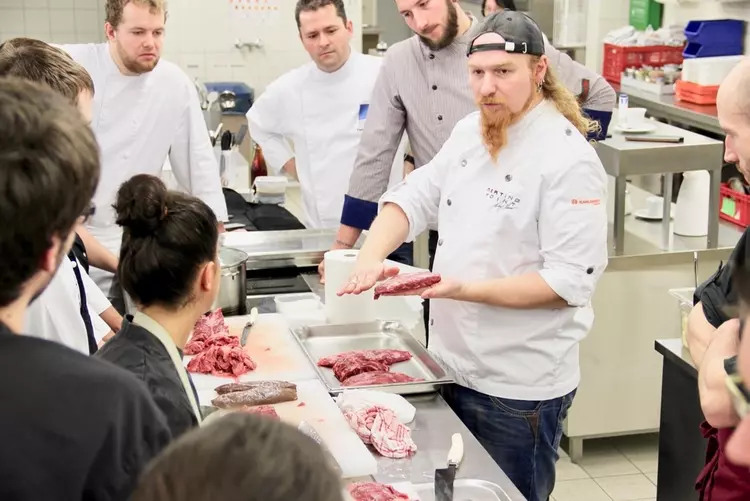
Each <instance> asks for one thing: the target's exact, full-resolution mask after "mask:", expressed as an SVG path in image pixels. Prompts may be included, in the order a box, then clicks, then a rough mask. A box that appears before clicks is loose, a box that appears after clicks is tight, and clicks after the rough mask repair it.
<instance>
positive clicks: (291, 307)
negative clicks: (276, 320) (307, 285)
mask: <svg viewBox="0 0 750 501" xmlns="http://www.w3.org/2000/svg"><path fill="white" fill-rule="evenodd" d="M273 302H274V303H276V312H277V313H281V314H282V315H286V314H287V313H297V312H300V311H315V310H322V309H323V303H322V302H321V300H320V298H319V297H318V295H317V294H315V293H314V292H303V293H300V294H284V295H281V296H276V297H274V298H273Z"/></svg>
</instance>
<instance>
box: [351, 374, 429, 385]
mask: <svg viewBox="0 0 750 501" xmlns="http://www.w3.org/2000/svg"><path fill="white" fill-rule="evenodd" d="M417 381H424V379H421V378H414V377H411V376H409V375H408V374H403V373H401V372H388V371H373V372H362V373H360V374H357V375H356V376H352V377H350V378H349V379H347V380H345V381H343V382H342V383H341V386H372V385H376V384H396V383H413V382H417Z"/></svg>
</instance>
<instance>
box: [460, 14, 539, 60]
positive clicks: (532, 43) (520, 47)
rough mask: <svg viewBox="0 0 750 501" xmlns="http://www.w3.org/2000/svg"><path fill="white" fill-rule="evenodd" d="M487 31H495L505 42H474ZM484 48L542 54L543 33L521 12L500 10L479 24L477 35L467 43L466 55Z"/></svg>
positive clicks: (535, 54)
mask: <svg viewBox="0 0 750 501" xmlns="http://www.w3.org/2000/svg"><path fill="white" fill-rule="evenodd" d="M487 33H497V34H498V35H500V36H501V37H503V39H504V40H505V42H502V43H482V44H476V45H475V42H476V41H477V39H478V38H479V37H481V36H482V35H484V34H487ZM486 50H503V51H505V52H512V53H514V54H528V55H530V56H543V55H544V35H543V34H542V30H541V29H540V28H539V25H537V24H536V23H535V22H534V20H533V19H531V18H530V17H529V16H527V15H526V14H524V13H523V12H518V11H512V10H501V11H498V12H495V13H493V14H491V15H490V16H488V17H487V18H486V19H485V20H484V21H482V24H480V25H479V30H478V35H477V36H475V37H474V39H473V40H472V41H471V42H470V43H469V48H468V50H467V52H466V55H467V56H470V55H472V54H473V53H475V52H482V51H486Z"/></svg>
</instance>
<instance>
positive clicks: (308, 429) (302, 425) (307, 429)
mask: <svg viewBox="0 0 750 501" xmlns="http://www.w3.org/2000/svg"><path fill="white" fill-rule="evenodd" d="M297 429H298V430H299V431H301V432H302V433H304V434H305V435H307V436H308V437H310V438H311V439H313V440H314V441H315V442H316V443H317V444H318V445H320V448H321V449H323V452H324V453H325V455H326V456H327V457H328V462H329V463H330V464H331V467H332V468H333V469H334V471H335V472H336V473H338V474H339V475H341V474H342V473H343V471H342V470H341V466H339V462H338V461H337V460H336V458H335V457H333V454H331V451H330V450H328V447H326V444H324V443H323V439H322V438H321V437H320V434H319V433H318V431H317V430H316V429H315V428H313V427H312V426H310V424H309V423H307V421H300V422H299V426H297Z"/></svg>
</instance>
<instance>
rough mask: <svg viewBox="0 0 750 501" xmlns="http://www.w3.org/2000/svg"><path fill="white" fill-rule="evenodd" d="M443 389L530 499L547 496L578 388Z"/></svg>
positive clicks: (545, 500) (493, 455)
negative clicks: (526, 394)
mask: <svg viewBox="0 0 750 501" xmlns="http://www.w3.org/2000/svg"><path fill="white" fill-rule="evenodd" d="M442 394H443V398H445V400H446V401H447V402H448V405H450V406H451V408H452V409H453V411H454V412H455V413H456V414H457V415H458V417H459V418H460V419H461V421H463V423H464V424H465V425H466V427H467V428H469V430H470V431H471V432H472V433H473V434H474V436H475V437H476V438H477V440H479V443H481V444H482V446H483V447H484V448H485V449H486V450H487V452H488V453H489V454H490V456H492V459H494V460H495V462H496V463H497V464H498V465H499V466H500V468H502V469H503V471H504V472H505V474H506V475H508V477H509V478H510V479H511V481H512V482H513V483H514V484H515V486H516V487H517V488H518V490H519V491H521V494H523V496H524V497H525V498H526V499H527V500H529V501H547V500H548V499H549V497H550V495H551V494H552V489H554V487H555V463H556V462H557V460H558V458H559V456H558V454H557V449H558V447H559V446H560V439H561V438H562V426H563V421H564V420H565V417H566V416H567V415H568V409H570V406H571V404H572V403H573V397H574V396H575V390H574V391H572V392H571V393H569V394H567V395H565V396H563V397H559V398H554V399H552V400H544V401H531V400H528V401H527V400H510V399H507V398H497V397H491V396H489V395H484V394H482V393H479V392H476V391H474V390H470V389H468V388H464V387H463V386H459V385H455V384H454V385H449V386H446V387H444V388H443V390H442Z"/></svg>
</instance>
